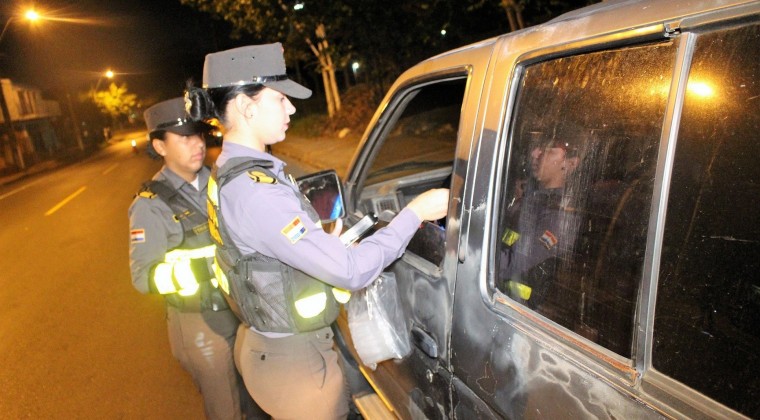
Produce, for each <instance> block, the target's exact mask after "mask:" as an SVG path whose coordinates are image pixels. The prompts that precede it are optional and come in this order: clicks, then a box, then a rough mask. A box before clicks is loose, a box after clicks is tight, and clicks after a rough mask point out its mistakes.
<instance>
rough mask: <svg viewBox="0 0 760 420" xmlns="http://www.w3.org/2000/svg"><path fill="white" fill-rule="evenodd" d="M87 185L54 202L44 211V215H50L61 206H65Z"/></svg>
mask: <svg viewBox="0 0 760 420" xmlns="http://www.w3.org/2000/svg"><path fill="white" fill-rule="evenodd" d="M86 189H87V187H82V188H80V189H78V190H76V191H75V192H74V194H71V195H70V196H68V197H66V198H64V199H63V201H61V202H60V203H58V204H56V205H55V206H54V207H53V208H51V209H50V210H48V211H47V212H45V216H50V215H51V214H53V213H55V212H57V211H58V209H60V208H61V207H63V206H65V205H66V203H68V202H69V201H71V200H73V199H74V198H75V197H76V196H78V195H79V194H81V193H82V191H84V190H86Z"/></svg>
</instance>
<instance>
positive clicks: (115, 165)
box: [101, 163, 119, 175]
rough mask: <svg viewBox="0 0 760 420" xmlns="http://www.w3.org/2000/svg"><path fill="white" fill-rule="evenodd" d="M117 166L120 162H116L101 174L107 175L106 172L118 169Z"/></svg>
mask: <svg viewBox="0 0 760 420" xmlns="http://www.w3.org/2000/svg"><path fill="white" fill-rule="evenodd" d="M117 166H119V164H118V163H114V164H113V165H111V166H110V167H109V168H108V169H106V170H105V171H103V173H102V174H101V175H105V174H107V173H109V172H111V171H113V170H114V169H116V167H117Z"/></svg>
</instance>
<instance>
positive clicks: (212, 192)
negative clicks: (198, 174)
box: [206, 177, 219, 207]
mask: <svg viewBox="0 0 760 420" xmlns="http://www.w3.org/2000/svg"><path fill="white" fill-rule="evenodd" d="M206 188H207V189H208V190H207V194H208V199H209V200H211V204H213V205H214V206H216V207H219V186H218V185H216V180H215V179H214V177H211V178H209V179H208V187H206Z"/></svg>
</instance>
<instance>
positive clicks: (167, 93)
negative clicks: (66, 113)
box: [0, 0, 259, 103]
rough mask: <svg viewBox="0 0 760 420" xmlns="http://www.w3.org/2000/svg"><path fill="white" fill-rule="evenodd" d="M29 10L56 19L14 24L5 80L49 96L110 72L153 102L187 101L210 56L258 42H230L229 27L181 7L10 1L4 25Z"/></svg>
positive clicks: (4, 48) (2, 48)
mask: <svg viewBox="0 0 760 420" xmlns="http://www.w3.org/2000/svg"><path fill="white" fill-rule="evenodd" d="M29 6H33V7H34V8H35V9H36V10H38V11H39V13H40V14H41V15H43V16H54V17H55V18H54V20H49V19H43V20H40V21H37V22H34V23H32V24H30V23H29V22H28V21H26V20H25V19H22V18H16V19H14V20H13V21H12V22H11V24H10V26H9V27H8V30H7V32H6V34H5V36H4V37H3V39H2V41H0V76H2V77H5V78H11V79H12V80H13V82H14V83H20V84H29V85H31V86H34V87H38V88H40V89H42V90H43V92H45V93H46V96H47V95H50V96H53V97H55V96H58V94H60V93H61V91H69V92H79V91H86V90H87V89H89V88H92V87H94V86H95V85H96V84H97V83H98V79H99V78H101V77H102V75H103V73H104V72H105V71H106V70H108V69H112V70H113V71H114V72H115V73H116V76H115V77H114V79H113V81H114V82H116V83H117V84H121V83H126V84H127V86H128V89H129V91H130V92H132V93H136V94H137V95H138V97H139V98H140V99H141V100H142V102H144V103H153V102H156V101H157V100H160V99H165V98H168V97H171V96H177V95H179V94H181V92H182V90H183V89H184V86H185V81H186V80H187V79H188V78H190V77H192V78H193V79H194V80H195V81H196V82H199V81H200V78H201V73H202V69H203V59H204V57H205V55H206V54H207V53H210V52H213V51H218V50H220V49H227V48H233V47H235V46H239V45H246V44H250V43H256V42H259V41H258V40H256V39H253V38H252V37H248V38H242V39H237V40H233V39H230V37H229V32H230V28H229V25H228V24H226V23H225V22H222V21H220V20H216V19H212V18H211V17H210V16H209V15H207V14H204V13H200V12H197V11H195V10H193V9H191V8H189V7H187V6H182V5H181V4H179V1H178V0H100V1H96V0H79V1H61V0H46V1H45V2H44V4H43V3H42V2H37V3H36V5H35V4H32V3H29V2H27V1H21V0H10V1H7V2H6V1H4V2H3V3H2V6H0V14H2V20H0V24H2V25H5V23H6V22H7V20H8V18H9V17H10V16H12V15H14V14H18V13H23V11H24V10H26V9H28V8H29ZM108 82H109V81H108V80H107V79H105V78H103V79H102V80H101V84H100V86H99V89H103V88H104V87H105V86H107V83H108Z"/></svg>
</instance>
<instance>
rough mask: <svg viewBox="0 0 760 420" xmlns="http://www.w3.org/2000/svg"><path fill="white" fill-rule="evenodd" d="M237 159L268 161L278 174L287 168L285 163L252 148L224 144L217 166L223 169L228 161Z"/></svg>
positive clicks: (235, 144) (273, 170)
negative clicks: (247, 158)
mask: <svg viewBox="0 0 760 420" xmlns="http://www.w3.org/2000/svg"><path fill="white" fill-rule="evenodd" d="M235 157H251V158H254V159H263V160H268V161H270V162H272V163H273V164H274V167H273V168H272V172H274V173H276V174H278V173H281V172H283V170H284V168H285V166H286V165H287V164H286V163H285V162H283V161H282V160H280V159H278V158H276V157H274V156H272V155H271V154H269V153H266V152H260V151H258V150H256V149H253V148H251V147H248V146H243V145H242V144H237V143H222V152H221V153H219V157H217V159H216V166H217V167H221V166H222V165H224V164H225V163H226V162H227V161H228V160H230V159H232V158H235Z"/></svg>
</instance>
